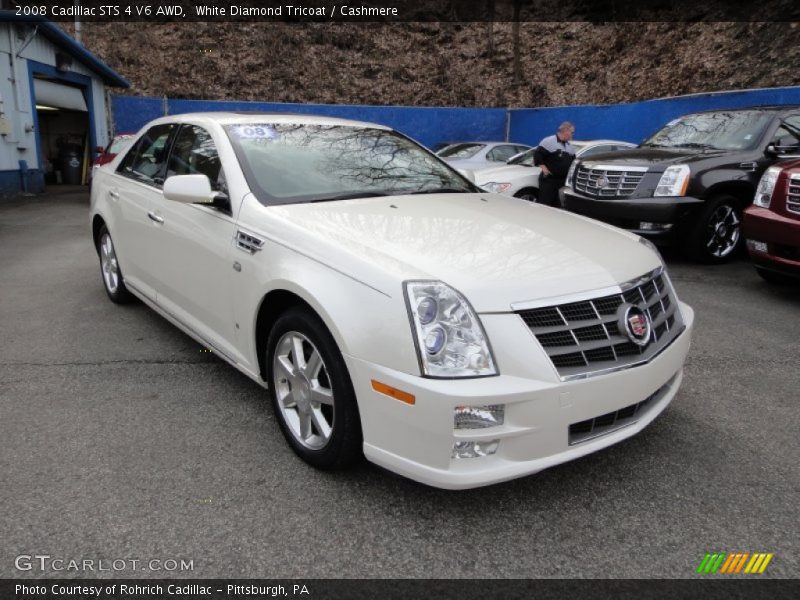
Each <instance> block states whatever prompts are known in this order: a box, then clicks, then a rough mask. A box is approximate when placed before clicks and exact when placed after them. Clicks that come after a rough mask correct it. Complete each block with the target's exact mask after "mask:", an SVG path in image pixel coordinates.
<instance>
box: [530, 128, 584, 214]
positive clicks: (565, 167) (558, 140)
mask: <svg viewBox="0 0 800 600" xmlns="http://www.w3.org/2000/svg"><path fill="white" fill-rule="evenodd" d="M574 133H575V126H574V125H573V124H572V123H570V122H569V121H564V122H563V123H562V124H561V126H560V127H559V128H558V131H557V132H556V134H555V135H551V136H548V137H546V138H544V139H543V140H542V141H541V142H539V145H538V146H537V148H536V150H535V151H534V153H533V164H535V165H537V166H539V167H541V168H542V172H541V174H540V175H539V202H540V203H541V204H546V205H547V206H559V200H558V190H559V188H561V186H563V185H564V183H565V182H566V180H567V171H569V167H570V165H571V164H572V161H573V159H574V158H575V149H574V148H573V146H572V144H570V140H572V136H573V134H574Z"/></svg>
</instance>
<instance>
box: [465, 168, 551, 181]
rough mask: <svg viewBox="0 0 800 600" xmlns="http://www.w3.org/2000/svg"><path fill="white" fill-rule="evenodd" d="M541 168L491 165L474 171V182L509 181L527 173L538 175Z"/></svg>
mask: <svg viewBox="0 0 800 600" xmlns="http://www.w3.org/2000/svg"><path fill="white" fill-rule="evenodd" d="M540 171H541V169H540V168H539V167H526V166H524V165H503V166H502V167H491V168H489V169H480V170H477V171H475V173H474V175H475V183H477V184H478V185H481V183H488V182H489V181H497V182H499V183H502V182H503V181H509V180H511V179H516V178H518V177H526V176H528V175H538V174H539V172H540Z"/></svg>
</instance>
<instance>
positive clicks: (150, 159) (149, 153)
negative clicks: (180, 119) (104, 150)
mask: <svg viewBox="0 0 800 600" xmlns="http://www.w3.org/2000/svg"><path fill="white" fill-rule="evenodd" d="M174 129H175V125H174V124H173V123H168V124H165V125H156V126H155V127H151V128H150V129H148V130H147V133H145V134H144V135H143V136H142V137H141V138H139V141H138V142H136V144H135V145H134V146H133V147H132V148H131V149H130V151H129V152H128V154H126V155H125V158H124V159H123V160H122V162H121V163H120V165H119V168H118V169H117V172H118V173H121V174H122V175H125V176H127V177H131V178H132V179H135V180H137V181H141V182H143V183H148V184H151V185H155V186H161V184H163V183H164V168H165V166H166V162H167V151H168V150H169V146H168V142H169V138H170V135H171V134H172V132H173V130H174Z"/></svg>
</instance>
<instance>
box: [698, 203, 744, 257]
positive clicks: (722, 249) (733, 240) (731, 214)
mask: <svg viewBox="0 0 800 600" xmlns="http://www.w3.org/2000/svg"><path fill="white" fill-rule="evenodd" d="M741 236H742V227H741V219H739V216H738V215H737V214H736V209H735V208H734V207H733V206H730V205H729V204H721V205H720V206H718V207H717V208H716V209H715V210H714V211H713V212H712V213H711V216H710V218H709V220H708V223H707V225H706V248H707V249H708V253H709V254H710V255H711V256H713V257H714V258H717V259H720V260H724V259H725V258H727V257H728V256H729V255H730V254H731V253H732V252H733V251H734V250H735V249H736V246H737V245H738V244H739V238H740V237H741Z"/></svg>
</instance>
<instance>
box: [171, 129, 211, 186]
mask: <svg viewBox="0 0 800 600" xmlns="http://www.w3.org/2000/svg"><path fill="white" fill-rule="evenodd" d="M172 175H205V176H206V177H208V179H209V181H210V182H211V189H213V190H216V191H225V190H224V187H225V185H224V181H225V178H224V176H223V174H222V163H221V162H220V160H219V154H218V153H217V146H216V145H215V144H214V140H213V139H212V137H211V134H210V133H208V131H206V130H205V129H203V128H202V127H198V126H197V125H184V126H183V127H181V130H180V131H179V132H178V135H177V136H175V142H174V143H173V144H172V152H171V153H170V156H169V164H168V165H167V177H171V176H172Z"/></svg>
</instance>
